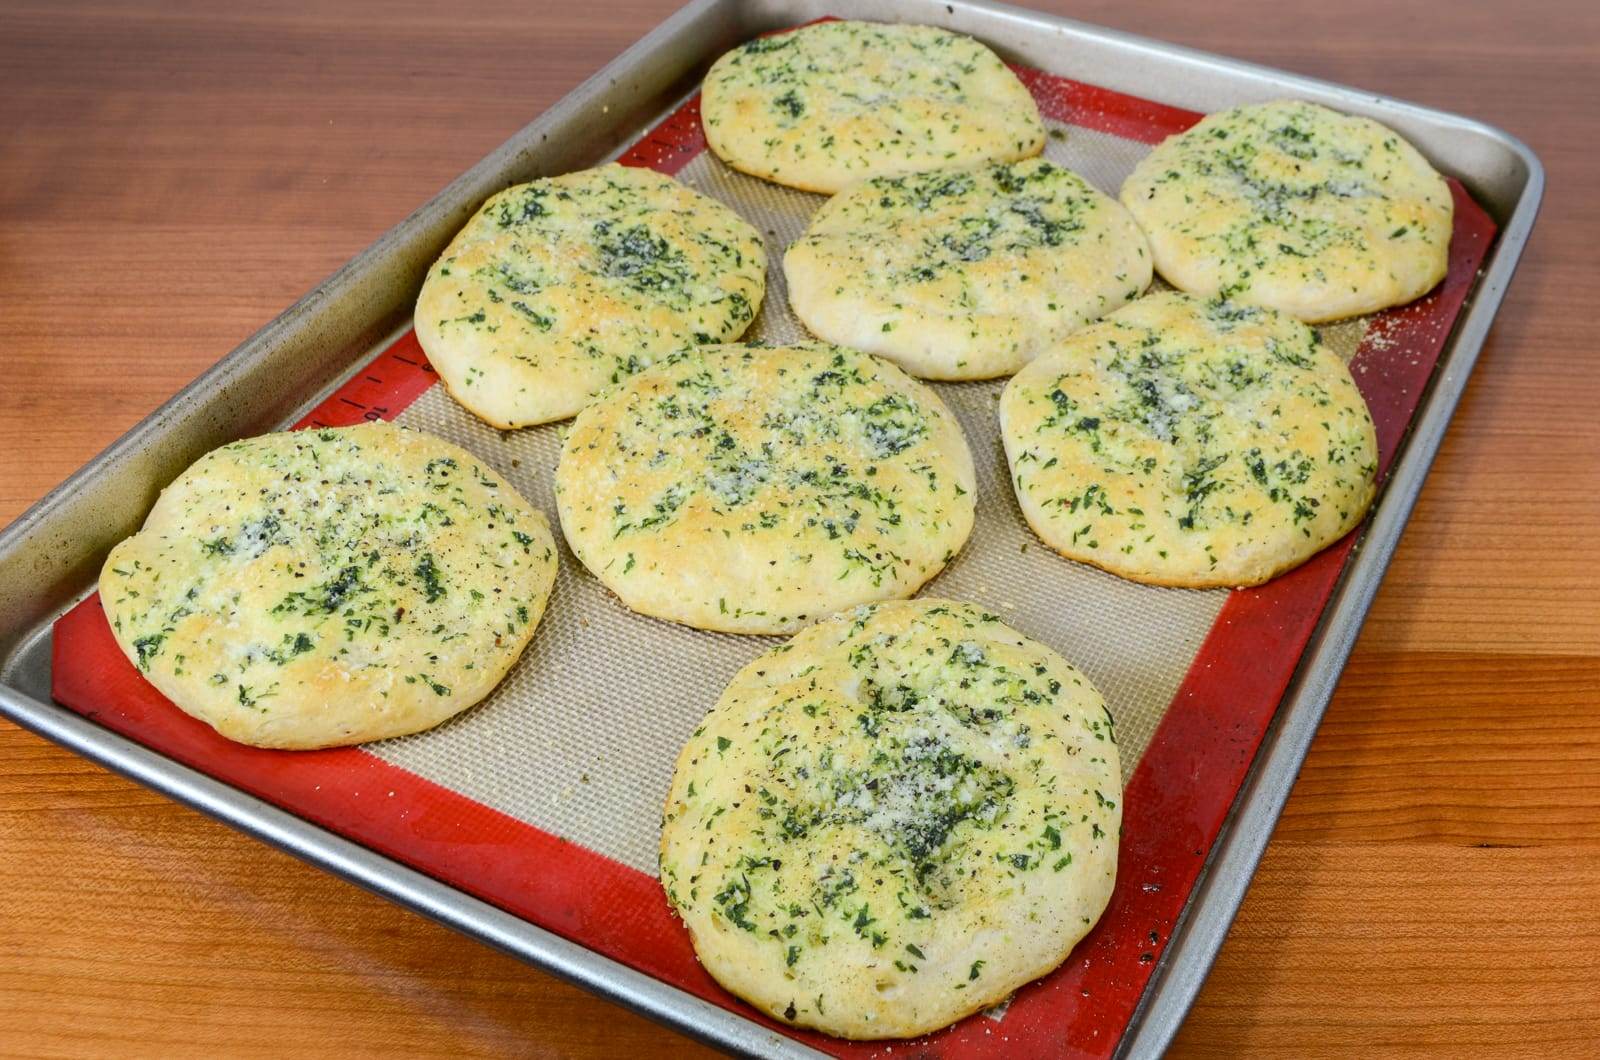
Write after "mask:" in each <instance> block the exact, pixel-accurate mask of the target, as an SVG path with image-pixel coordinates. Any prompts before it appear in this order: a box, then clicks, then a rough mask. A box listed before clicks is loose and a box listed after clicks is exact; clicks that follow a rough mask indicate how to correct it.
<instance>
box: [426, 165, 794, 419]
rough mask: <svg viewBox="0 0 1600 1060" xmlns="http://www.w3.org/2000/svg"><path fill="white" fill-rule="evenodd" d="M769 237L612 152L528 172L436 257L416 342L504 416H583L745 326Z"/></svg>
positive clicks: (489, 410) (465, 393) (466, 392)
mask: <svg viewBox="0 0 1600 1060" xmlns="http://www.w3.org/2000/svg"><path fill="white" fill-rule="evenodd" d="M766 282H767V252H766V249H765V248H764V247H763V246H762V243H761V236H760V234H759V233H757V232H756V230H755V229H754V228H751V227H750V225H749V224H747V223H746V222H745V221H744V220H743V219H742V218H740V217H739V215H738V214H736V213H734V212H733V211H732V210H730V209H729V208H728V207H726V206H724V205H723V204H722V203H720V202H717V201H716V200H714V199H708V198H707V197H706V196H704V195H701V194H700V193H699V192H696V191H693V190H692V189H690V188H686V187H684V186H683V185H682V184H679V183H678V182H677V181H675V180H673V179H672V178H671V177H668V176H664V175H663V174H660V173H656V172H654V171H652V170H648V169H639V168H635V167H629V166H619V165H608V166H601V167H600V168H598V169H586V170H583V171H581V172H577V173H568V174H566V175H565V176H560V177H550V178H548V179H543V180H535V181H533V182H532V183H529V184H518V185H516V186H515V187H512V188H507V189H506V190H505V191H503V192H501V193H500V194H498V195H496V196H494V197H493V198H491V199H490V200H489V201H488V202H487V203H485V204H484V206H483V209H481V210H479V211H478V212H477V213H476V214H475V215H473V218H472V220H470V221H468V222H467V225H466V227H465V228H463V229H462V230H461V231H460V233H458V234H457V235H456V237H455V239H454V240H452V241H451V243H450V245H449V246H448V247H446V248H445V252H444V254H443V255H442V256H441V257H440V258H439V260H438V261H436V262H434V264H433V267H432V268H431V269H429V270H428V275H427V278H426V279H425V280H424V281H423V284H422V293H421V294H420V295H419V296H418V298H417V309H416V329H417V340H418V341H419V342H421V343H422V348H423V350H425V351H426V352H427V354H428V360H429V361H431V362H432V363H433V366H434V367H435V368H436V369H438V372H439V378H440V379H442V380H443V381H444V384H445V386H446V387H447V388H448V389H449V391H450V394H451V396H452V397H454V398H455V399H456V400H457V401H459V402H461V404H462V405H464V406H466V408H467V409H468V410H469V411H471V412H472V413H473V415H475V416H477V417H478V418H479V419H481V420H483V421H484V422H486V423H489V424H492V425H493V426H495V427H500V428H509V427H526V426H529V425H532V424H536V423H547V422H549V421H552V420H561V419H566V418H567V417H569V416H573V415H576V414H577V412H578V410H579V409H581V408H582V407H583V406H584V405H586V404H588V402H589V399H590V398H591V397H593V396H594V394H595V393H597V392H598V391H599V390H600V389H601V388H602V387H604V386H607V385H609V384H611V383H613V382H615V381H616V380H617V379H619V378H621V377H622V376H625V375H627V374H629V373H631V372H634V371H637V370H638V369H639V368H640V367H641V366H643V365H645V364H648V363H650V361H651V359H652V358H654V357H657V356H660V355H662V354H666V353H671V352H672V351H673V350H677V349H681V348H683V347H684V346H688V345H691V344H693V343H697V342H725V341H727V340H729V339H736V338H738V337H739V336H740V335H742V334H743V333H744V330H745V328H747V327H749V325H750V322H751V321H752V320H754V319H755V315H756V311H757V310H758V309H760V308H761V298H762V295H763V293H764V292H765V291H766Z"/></svg>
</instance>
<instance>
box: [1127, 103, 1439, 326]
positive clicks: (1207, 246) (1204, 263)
mask: <svg viewBox="0 0 1600 1060" xmlns="http://www.w3.org/2000/svg"><path fill="white" fill-rule="evenodd" d="M1122 201H1123V203H1124V204H1125V205H1126V206H1127V207H1128V209H1129V210H1131V211H1133V215H1134V217H1135V218H1137V220H1138V222H1139V224H1140V225H1141V226H1142V227H1143V228H1144V231H1145V234H1146V235H1147V236H1148V237H1149V239H1150V246H1151V249H1152V250H1153V251H1154V253H1155V264H1156V270H1157V271H1158V272H1160V273H1161V275H1162V277H1163V278H1164V279H1166V280H1167V281H1168V282H1169V283H1171V284H1172V285H1173V286H1174V287H1177V288H1178V289H1179V290H1182V291H1187V292H1189V293H1190V294H1194V295H1198V296H1200V297H1204V298H1211V297H1217V296H1222V297H1225V298H1227V299H1229V300H1230V301H1233V302H1235V303H1238V304H1240V305H1259V306H1266V307H1268V308H1272V309H1277V310H1280V311H1282V312H1285V313H1289V314H1290V315H1292V316H1295V317H1298V318H1299V319H1301V320H1304V321H1308V322H1311V323H1316V322H1319V321H1326V320H1338V319H1342V318H1344V317H1350V316H1358V315H1360V314H1362V313H1370V312H1374V311H1376V310H1379V309H1383V308H1386V307H1388V306H1392V305H1400V304H1403V303H1405V302H1409V301H1411V300H1413V299H1415V298H1419V297H1421V296H1422V295H1424V294H1426V293H1427V292H1428V291H1429V290H1431V289H1432V288H1433V286H1434V285H1435V284H1437V283H1438V282H1439V281H1440V280H1441V279H1443V278H1444V274H1445V269H1446V267H1447V265H1448V263H1449V250H1450V234H1451V225H1452V217H1453V213H1454V205H1453V203H1452V201H1451V198H1450V189H1449V187H1448V186H1447V185H1446V184H1445V182H1444V178H1442V177H1440V176H1439V174H1438V173H1436V172H1434V170H1433V167H1431V166H1429V165H1428V163H1427V160H1426V159H1424V158H1423V157H1422V155H1421V154H1419V153H1418V152H1417V150H1416V148H1414V147H1412V146H1411V145H1410V144H1409V143H1407V142H1406V141H1405V140H1403V139H1401V137H1400V136H1399V135H1398V134H1396V133H1395V132H1394V131H1393V130H1391V129H1388V128H1386V127H1384V126H1382V125H1379V124H1378V123H1377V122H1375V121H1372V120H1371V119H1368V118H1359V117H1355V116H1352V115H1348V114H1340V113H1338V112H1337V111H1332V110H1329V109H1328V108H1326V107H1320V106H1317V105H1316V104H1314V103H1302V102H1298V101H1294V100H1279V101H1277V102H1272V103H1256V104H1250V105H1248V106H1242V107H1235V108H1233V109H1232V110H1227V111H1222V112H1220V113H1217V114H1211V115H1208V116H1207V117H1206V118H1205V119H1204V120H1202V121H1201V122H1200V123H1199V124H1198V125H1196V126H1195V127H1194V128H1192V129H1190V130H1188V131H1186V132H1182V133H1178V134H1177V135H1175V136H1171V137H1168V138H1167V140H1166V141H1165V142H1163V143H1162V144H1160V145H1159V146H1157V147H1156V148H1155V149H1154V150H1153V151H1151V152H1150V153H1149V154H1148V155H1146V156H1145V158H1144V159H1143V161H1141V162H1140V163H1139V165H1138V166H1137V167H1136V168H1135V169H1134V171H1133V173H1132V174H1131V175H1130V176H1129V177H1128V179H1127V180H1126V181H1125V182H1124V183H1123V185H1122Z"/></svg>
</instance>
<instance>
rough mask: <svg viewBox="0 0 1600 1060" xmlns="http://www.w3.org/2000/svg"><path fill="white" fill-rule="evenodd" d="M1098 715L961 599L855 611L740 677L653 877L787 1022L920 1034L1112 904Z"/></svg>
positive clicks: (1103, 723) (699, 747) (1027, 972)
mask: <svg viewBox="0 0 1600 1060" xmlns="http://www.w3.org/2000/svg"><path fill="white" fill-rule="evenodd" d="M1121 800H1122V794H1121V770H1120V767H1119V764H1118V759H1117V747H1116V740H1115V736H1114V733H1113V728H1112V721H1111V715H1110V713H1109V712H1108V711H1107V710H1106V706H1105V701H1104V700H1103V699H1102V698H1101V697H1100V694H1099V693H1098V692H1096V691H1095V689H1094V687H1093V686H1092V685H1090V683H1089V682H1088V680H1087V679H1086V678H1085V677H1084V676H1083V675H1082V674H1080V673H1079V672H1078V671H1077V670H1075V669H1073V668H1072V667H1071V666H1069V665H1067V663H1066V662H1065V661H1064V660H1063V659H1062V658H1061V656H1059V655H1057V654H1056V653H1055V652H1054V651H1052V650H1050V649H1049V648H1047V647H1045V646H1044V645H1042V644H1040V643H1038V642H1037V641H1033V640H1030V639H1028V638H1027V637H1024V636H1023V635H1022V634H1020V633H1018V632H1016V631H1015V630H1013V629H1010V628H1009V627H1007V626H1005V625H1004V624H1003V623H1001V622H1000V620H999V619H998V618H996V617H995V616H994V615H991V614H986V613H984V612H983V611H982V610H981V609H979V608H977V607H973V606H972V605H970V604H957V603H949V602H946V601H939V600H912V601H907V602H903V603H889V604H880V605H877V606H875V607H863V608H861V609H859V610H857V611H854V612H849V613H846V614H843V615H839V616H837V617H835V618H833V619H830V620H829V621H827V622H823V623H821V624H819V625H815V626H812V627H811V628H810V629H807V630H806V631H804V632H803V633H801V634H800V635H799V636H797V637H795V638H794V639H793V640H791V641H789V642H788V643H787V644H784V645H782V646H780V647H778V648H774V649H773V650H772V651H769V652H767V653H766V654H765V655H763V656H761V657H760V658H759V659H757V660H756V661H755V662H752V663H751V664H750V665H749V666H746V667H745V668H744V669H743V670H741V671H740V672H739V673H738V674H737V675H736V676H735V677H734V679H733V681H732V682H731V683H730V684H729V685H728V688H727V690H726V691H725V692H724V693H723V694H722V698H721V699H720V700H719V701H718V702H717V705H716V706H715V707H714V708H712V710H711V712H710V713H709V714H708V715H706V718H705V721H704V722H703V723H702V724H701V725H700V727H699V728H697V729H696V730H695V731H694V734H693V735H692V736H691V737H690V738H689V741H688V743H687V744H686V745H685V746H684V749H683V753H682V754H681V755H679V757H678V766H677V772H676V774H675V775H674V776H673V779H672V788H671V791H670V793H669V794H668V796H667V806H666V812H665V815H664V818H663V824H662V828H661V883H662V886H663V887H664V888H665V889H666V892H667V897H668V899H670V901H671V902H672V905H673V907H674V908H675V909H676V910H677V911H678V914H679V915H680V916H681V917H682V918H683V922H684V925H685V926H686V927H687V928H688V930H689V934H690V937H691V938H692V939H693V941H694V947H695V952H697V953H698V954H699V955H700V961H701V963H702V964H704V965H705V967H706V970H707V971H709V972H710V973H711V974H712V975H713V976H715V977H716V979H717V981H718V982H720V983H722V985H723V986H725V987H727V988H728V989H729V990H731V991H732V992H733V993H735V994H737V995H739V996H740V997H742V998H744V999H745V1000H747V1001H749V1002H750V1003H751V1004H753V1005H755V1006H756V1007H757V1008H759V1009H761V1010H762V1011H763V1012H765V1013H767V1014H769V1015H771V1016H773V1017H775V1018H777V1019H780V1020H783V1021H785V1022H787V1023H791V1024H795V1025H798V1026H803V1027H814V1028H816V1029H818V1030H821V1031H825V1032H827V1033H829V1034H837V1035H842V1036H844V1037H848V1038H891V1037H910V1036H913V1035H918V1034H923V1033H925V1032H927V1031H931V1030H934V1029H936V1028H938V1027H942V1026H944V1025H945V1024H948V1023H952V1022H954V1021H955V1020H957V1019H960V1018H961V1017H962V1016H965V1015H967V1014H968V1013H971V1012H975V1011H977V1010H978V1009H981V1008H985V1007H987V1006H989V1005H992V1004H994V1003H995V1002H997V1001H999V1000H1001V999H1002V998H1004V997H1006V996H1007V995H1009V994H1010V993H1011V992H1012V991H1014V990H1016V989H1017V988H1018V987H1020V986H1022V985H1023V984H1025V983H1027V982H1029V981H1031V980H1033V979H1036V978H1038V977H1039V976H1041V975H1044V974H1045V973H1046V972H1049V971H1051V970H1052V969H1054V968H1056V967H1057V966H1058V965H1060V964H1061V962H1062V961H1064V960H1066V958H1067V954H1068V953H1069V952H1070V951H1071V950H1072V947H1073V946H1074V945H1075V944H1076V943H1077V941H1078V940H1079V939H1081V938H1082V937H1083V936H1084V935H1085V934H1086V933H1087V932H1088V931H1089V929H1090V928H1091V927H1092V926H1093V925H1094V922H1095V920H1096V919H1098V918H1099V916H1100V914H1101V913H1102V912H1103V911H1104V910H1105V907H1106V903H1107V901H1109V900H1110V897H1111V889H1112V884H1113V883H1114V882H1115V877H1116V863H1117V841H1118V834H1119V831H1120V828H1121V817H1122V814H1121V810H1120V809H1118V804H1119V803H1120V802H1121Z"/></svg>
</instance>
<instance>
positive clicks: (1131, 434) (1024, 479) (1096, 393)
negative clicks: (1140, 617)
mask: <svg viewBox="0 0 1600 1060" xmlns="http://www.w3.org/2000/svg"><path fill="white" fill-rule="evenodd" d="M1000 434H1001V437H1002V438H1003V439H1004V441H1005V448H1006V459H1007V460H1008V461H1009V462H1010V465H1011V476H1012V485H1013V486H1014V487H1015V489H1016V495H1017V502H1018V504H1020V505H1021V507H1022V514H1023V515H1024V516H1025V517H1026V518H1027V520H1028V525H1030V526H1032V527H1033V529H1034V531H1035V532H1036V533H1038V535H1039V537H1040V538H1042V539H1043V540H1044V542H1045V543H1046V544H1048V545H1049V546H1050V547H1051V548H1054V549H1055V550H1056V551H1058V552H1060V553H1061V554H1062V555H1064V556H1067V557H1069V558H1071V559H1075V560H1081V561H1082V562H1084V563H1092V564H1094V565H1095V566H1097V567H1101V568H1104V569H1105V570H1108V571H1110V572H1112V573H1113V574H1120V575H1122V576H1123V577H1125V578H1131V579H1133V580H1134V581H1141V582H1150V583H1153V584H1156V585H1175V586H1188V587H1194V588H1202V587H1215V586H1245V585H1256V584H1259V583H1261V582H1264V581H1266V580H1267V579H1269V578H1272V577H1273V576H1275V575H1277V574H1279V573H1281V572H1282V571H1285V570H1288V569H1289V568H1291V567H1296V566H1298V565H1300V564H1301V563H1303V562H1305V560H1306V559H1308V558H1310V557H1311V556H1312V555H1313V554H1315V553H1316V552H1318V551H1319V550H1320V549H1322V548H1323V547H1324V546H1325V545H1328V544H1329V543H1331V542H1333V541H1335V540H1337V539H1338V538H1340V537H1343V536H1344V535H1345V534H1346V533H1348V532H1349V531H1350V530H1351V529H1352V528H1354V527H1355V525H1356V524H1357V523H1358V522H1360V521H1361V517H1362V515H1363V514H1364V513H1365V512H1366V510H1367V506H1368V505H1369V504H1371V503H1372V495H1373V480H1374V476H1375V474H1376V470H1377V463H1378V442H1377V436H1376V434H1375V433H1374V431H1373V427H1372V417H1371V416H1370V415H1368V413H1367V406H1366V402H1365V401H1363V400H1362V397H1361V393H1360V391H1358V390H1357V389H1356V385H1355V382H1354V381H1353V380H1352V379H1351V378H1350V372H1349V370H1348V369H1346V368H1345V366H1344V364H1343V362H1341V361H1340V360H1339V358H1338V357H1337V356H1336V355H1334V354H1333V353H1332V352H1331V351H1330V350H1329V349H1328V348H1327V347H1325V346H1323V345H1322V344H1321V341H1320V339H1319V338H1318V336H1317V334H1316V332H1314V331H1312V330H1311V329H1310V328H1308V327H1306V326H1305V325H1304V324H1302V323H1300V322H1299V321H1297V320H1294V319H1293V318H1291V317H1288V316H1285V315H1283V314H1281V313H1276V312H1274V311H1272V310H1270V309H1260V308H1252V307H1241V306H1234V305H1228V304H1225V303H1218V302H1202V301H1200V300H1198V299H1195V298H1191V297H1189V296H1187V295H1183V294H1179V293H1177V292H1167V293H1165V294H1156V295H1151V296H1149V297H1147V298H1142V299H1140V300H1139V301H1137V302H1134V303H1133V304H1132V305H1129V306H1126V307H1124V308H1122V309H1119V310H1118V311H1117V312H1115V313H1113V314H1111V315H1110V316H1109V317H1107V318H1106V319H1105V320H1103V321H1101V322H1100V323H1098V324H1095V325H1093V326H1092V327H1089V328H1086V329H1084V330H1083V331H1080V332H1078V333H1077V334H1076V335H1073V336H1072V337H1071V338H1069V339H1067V340H1066V342H1064V343H1062V344H1061V346H1060V347H1059V348H1058V349H1056V350H1055V351H1053V352H1051V353H1047V354H1045V355H1044V356H1043V357H1040V358H1039V359H1038V360H1036V361H1034V362H1033V363H1032V364H1030V365H1028V366H1027V367H1026V368H1024V369H1023V370H1022V371H1020V372H1018V373H1017V374H1016V376H1015V378H1013V379H1012V380H1011V382H1010V383H1008V384H1007V385H1006V389H1005V392H1004V393H1003V394H1002V395H1001V397H1000Z"/></svg>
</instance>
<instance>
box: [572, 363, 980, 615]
mask: <svg viewBox="0 0 1600 1060" xmlns="http://www.w3.org/2000/svg"><path fill="white" fill-rule="evenodd" d="M976 489H977V487H976V484H975V481H974V477H973V468H972V456H971V454H970V453H969V452H968V451H967V443H966V439H965V438H964V437H963V436H962V434H961V428H960V426H959V425H958V424H957V423H956V420H955V417H954V416H953V415H952V414H951V412H950V410H949V409H947V408H946V407H945V405H944V403H943V402H942V401H940V400H939V399H938V397H936V396H935V395H934V394H933V392H932V391H930V390H929V389H928V388H927V387H925V386H923V385H922V384H921V383H918V382H917V381H916V380H914V379H911V378H910V377H908V376H907V375H906V374H905V373H904V372H902V371H901V370H900V369H898V368H896V367H895V366H894V365H892V364H889V363H888V362H886V361H880V360H878V359H877V358H874V357H869V356H868V355H866V354H864V353H857V352H856V351H854V350H847V349H843V348H840V347H836V346H828V345H825V344H822V343H811V344H805V345H799V346H788V347H781V348H776V349H769V348H765V347H758V346H701V347H697V348H695V349H692V350H688V351H685V352H683V353H681V354H677V355H674V356H673V357H671V358H669V359H668V360H666V361H664V362H663V363H661V364H658V365H657V366H656V367H654V368H651V369H650V370H648V371H646V372H642V373H640V374H639V375H636V376H634V377H633V378H631V379H629V380H627V381H625V382H624V383H622V384H621V385H620V386H618V387H616V388H615V389H613V390H611V391H610V392H608V393H607V394H606V395H605V396H603V397H601V398H599V399H598V400H597V401H596V402H595V403H594V404H592V405H590V406H589V407H588V408H587V409H585V410H584V411H583V413H582V414H581V415H579V417H578V418H577V420H576V421H575V422H574V423H573V425H572V430H571V431H570V432H569V433H568V434H567V439H566V444H565V446H564V447H563V448H562V451H561V462H560V465H559V466H558V467H557V468H556V502H557V508H558V510H559V512H560V515H561V528H562V530H563V531H564V532H565V533H566V537H567V543H568V544H570V545H571V546H572V551H573V552H575V553H576V554H577V556H578V558H579V559H580V560H582V561H583V563H584V566H586V567H588V568H589V570H591V571H592V572H594V575H595V576H596V577H597V578H599V579H600V580H601V581H602V582H604V583H605V585H606V587H607V588H609V589H611V591H612V592H614V593H616V594H617V596H619V597H620V598H621V599H622V602H623V603H625V604H627V605H628V606H629V607H630V608H632V609H633V610H635V611H638V612H641V613H643V614H646V615H654V616H656V617H658V618H666V619H671V620H672V621H674V622H683V623H685V624H687V625H691V626H696V627H699V628H701V629H714V630H723V631H726V632H731V633H787V632H792V631H793V630H795V629H798V628H799V627H800V626H802V625H804V624H805V623H806V622H808V621H811V620H813V619H816V618H819V617H821V616H823V615H830V614H832V613H834V612H835V611H838V610H840V609H841V608H846V607H852V606H854V605H856V604H860V603H867V602H870V601H873V600H885V599H891V598H895V597H905V596H910V595H911V594H912V593H914V592H916V591H917V589H918V587H920V586H921V585H922V584H923V583H924V582H926V581H927V580H928V579H929V578H931V577H933V576H934V575H935V574H937V573H938V572H939V571H940V569H942V568H943V567H944V565H945V564H946V563H947V562H948V561H949V560H950V558H951V557H952V556H954V555H955V554H956V552H958V551H959V550H960V549H961V546H962V544H963V542H965V541H966V539H967V534H968V533H970V532H971V530H972V520H973V498H974V495H975V492H976Z"/></svg>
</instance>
